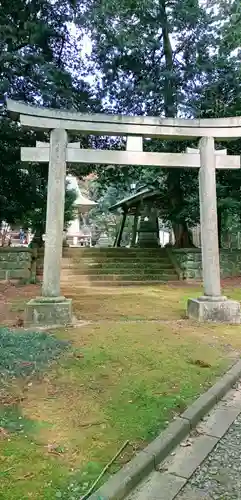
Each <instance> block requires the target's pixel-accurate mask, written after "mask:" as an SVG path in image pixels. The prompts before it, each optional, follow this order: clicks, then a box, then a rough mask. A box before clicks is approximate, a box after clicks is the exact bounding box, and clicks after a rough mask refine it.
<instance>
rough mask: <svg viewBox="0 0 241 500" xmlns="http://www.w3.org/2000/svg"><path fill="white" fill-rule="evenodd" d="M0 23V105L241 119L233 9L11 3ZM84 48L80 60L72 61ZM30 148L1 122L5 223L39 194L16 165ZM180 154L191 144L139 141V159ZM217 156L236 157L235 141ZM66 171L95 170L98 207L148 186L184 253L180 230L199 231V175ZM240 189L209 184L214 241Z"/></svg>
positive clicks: (141, 0)
mask: <svg viewBox="0 0 241 500" xmlns="http://www.w3.org/2000/svg"><path fill="white" fill-rule="evenodd" d="M0 14H1V16H0V29H1V48H0V71H1V84H0V91H1V93H2V94H3V93H4V92H8V94H9V95H10V96H12V97H13V98H16V99H21V100H23V101H25V102H30V103H39V104H42V105H44V106H51V107H64V108H68V109H76V110H79V111H87V112H91V111H105V112H108V113H120V114H136V115H153V116H166V117H176V116H179V117H193V118H202V117H221V118H222V117H225V116H237V115H241V64H240V52H241V29H240V19H241V18H240V16H241V13H240V6H239V1H238V0H222V1H221V2H217V0H206V1H205V2H199V1H198V0H183V1H182V2H181V1H180V0H102V1H101V2H99V0H88V1H87V0H64V1H60V0H54V1H49V0H30V1H29V0H16V2H11V1H10V2H8V3H7V4H6V2H4V5H1V6H0ZM83 37H85V40H87V41H88V53H89V54H83V50H81V47H82V41H83ZM39 135H41V136H42V137H43V136H44V134H39ZM44 137H45V138H46V136H44ZM35 140H36V134H35V133H33V132H28V133H26V131H22V130H21V128H20V127H18V126H17V125H16V124H14V123H12V122H11V121H10V120H9V119H8V118H7V117H5V116H2V118H1V121H0V150H1V152H3V154H2V155H1V160H0V161H1V179H2V180H1V185H0V213H1V214H7V218H8V219H15V218H16V215H17V214H18V215H19V213H20V212H21V213H22V214H23V213H25V211H26V207H27V208H28V210H30V211H31V207H33V206H34V203H35V201H36V199H37V197H38V190H37V186H38V185H39V183H40V182H44V183H45V185H46V179H47V178H46V170H45V171H43V168H42V167H40V166H38V167H37V168H33V167H30V166H26V169H27V170H28V172H29V175H26V173H24V171H22V166H21V165H20V160H19V149H20V146H21V145H32V144H34V142H35ZM38 140H44V138H42V139H41V138H40V137H39V138H38ZM73 140H76V137H73ZM80 140H81V141H85V144H87V143H91V144H94V145H95V146H96V145H97V146H98V147H106V146H107V147H111V148H123V147H124V143H123V141H121V140H117V139H114V138H105V137H100V138H93V137H89V138H84V137H81V138H80ZM187 146H195V147H196V146H197V143H196V142H195V141H194V142H192V141H190V142H189V143H188V142H185V143H184V142H176V141H163V140H146V141H145V144H144V148H145V150H150V151H170V152H178V151H184V150H185V148H186V147H187ZM220 146H221V147H227V148H228V152H229V153H231V154H232V153H235V154H240V146H241V142H240V140H237V141H233V142H231V143H229V144H227V145H226V144H222V145H221V144H217V147H220ZM70 169H72V171H73V173H77V175H78V176H79V177H81V176H82V175H84V174H86V173H88V172H90V171H91V170H95V172H96V173H97V175H98V179H97V181H96V186H95V189H97V184H98V189H97V191H98V192H102V195H101V196H103V192H104V191H105V190H107V191H108V189H110V190H112V189H114V191H113V192H116V196H117V197H118V198H121V197H122V196H123V193H124V192H128V189H129V185H130V183H131V182H134V183H136V184H138V185H155V187H158V188H159V189H160V191H161V194H162V200H163V202H162V207H161V215H162V218H163V220H164V221H167V222H169V223H170V224H171V225H172V227H173V229H174V232H175V236H176V242H177V244H178V245H179V246H186V245H190V244H191V240H190V233H189V231H188V228H190V227H191V226H192V225H194V224H196V223H197V222H198V220H199V201H198V182H197V172H193V171H191V170H188V169H186V170H185V169H169V170H168V169H156V168H149V169H147V168H142V167H138V168H136V167H135V168H134V167H132V166H130V167H122V168H119V167H118V166H117V167H111V166H108V167H99V166H98V165H96V166H95V167H94V168H93V167H90V166H89V165H84V166H82V167H80V166H78V165H77V166H76V167H75V168H73V166H70ZM40 178H41V180H40ZM240 185H241V172H240V171H235V172H231V171H223V172H218V173H217V194H218V211H219V217H218V218H219V229H220V231H221V229H222V228H224V229H225V227H227V224H228V225H230V220H231V219H232V218H234V220H235V221H236V222H237V221H238V220H240V209H241V206H240V203H241V202H240ZM108 186H109V188H108ZM23 192H27V196H26V199H25V197H22V193H23ZM108 192H109V193H110V191H108ZM118 194H119V196H118ZM23 198H24V199H23ZM6 200H8V202H6ZM9 200H10V203H9ZM102 201H103V199H102ZM2 216H3V215H1V217H2ZM236 222H235V223H236Z"/></svg>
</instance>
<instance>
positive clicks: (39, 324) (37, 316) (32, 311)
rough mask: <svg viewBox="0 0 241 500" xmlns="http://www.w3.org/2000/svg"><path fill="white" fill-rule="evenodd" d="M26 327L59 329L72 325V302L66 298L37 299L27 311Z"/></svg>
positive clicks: (28, 306) (30, 303) (29, 304)
mask: <svg viewBox="0 0 241 500" xmlns="http://www.w3.org/2000/svg"><path fill="white" fill-rule="evenodd" d="M25 325H26V326H27V327H35V328H43V327H44V328H46V327H50V328H57V327H63V326H71V325H72V300H71V299H66V298H65V297H36V298H35V299H32V300H30V301H29V302H28V303H27V305H26V309H25Z"/></svg>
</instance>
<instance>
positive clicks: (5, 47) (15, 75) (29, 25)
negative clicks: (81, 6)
mask: <svg viewBox="0 0 241 500" xmlns="http://www.w3.org/2000/svg"><path fill="white" fill-rule="evenodd" d="M73 19H74V4H73V1H72V0H64V1H62V0H61V1H60V0H54V1H53V2H49V1H48V0H36V1H32V0H31V1H28V0H16V1H14V2H13V1H12V0H10V1H9V2H4V4H3V3H1V5H0V33H1V44H0V74H1V81H0V98H1V97H2V99H1V100H3V94H4V93H6V92H7V93H8V96H9V97H11V98H13V99H17V100H22V101H24V102H26V103H31V104H42V105H43V106H46V107H49V106H51V107H55V108H59V107H65V108H75V109H78V110H79V111H89V110H90V109H91V108H92V107H93V106H94V105H95V102H96V101H95V99H94V96H93V94H92V92H91V90H90V87H89V85H88V84H87V83H86V82H85V81H84V79H83V78H82V76H81V75H82V73H83V71H82V62H81V59H80V58H79V57H78V53H79V52H78V48H77V46H76V40H75V39H74V38H73V37H72V36H71V34H70V32H69V23H71V22H72V21H73ZM74 139H75V138H74ZM36 140H39V141H46V140H48V134H46V133H44V132H36V133H35V132H31V131H30V132H28V131H26V130H23V129H22V128H21V127H19V125H16V124H15V123H14V122H12V121H11V120H10V119H9V118H7V116H6V114H4V113H2V115H1V117H0V221H1V220H2V219H5V220H7V221H8V222H9V223H14V222H18V221H19V220H25V221H26V223H27V222H28V220H29V219H30V220H31V225H32V221H34V222H33V225H34V226H38V225H39V224H40V218H41V217H42V220H41V225H42V226H44V223H45V220H44V212H45V210H46V208H45V205H46V196H45V194H46V183H47V175H48V174H47V172H48V169H47V168H46V165H27V164H26V165H23V164H21V161H20V147H21V146H34V145H35V142H36ZM23 168H24V169H26V171H27V172H26V171H24V170H22V169H23ZM76 170H77V171H78V173H79V174H81V173H82V172H85V173H86V171H88V170H89V169H88V167H87V168H86V167H83V168H80V166H76V167H75V171H76ZM67 205H68V201H67ZM67 212H68V209H67ZM67 212H66V218H67V220H69V216H68V215H67Z"/></svg>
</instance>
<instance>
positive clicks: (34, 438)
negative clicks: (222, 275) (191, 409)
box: [0, 286, 241, 500]
mask: <svg viewBox="0 0 241 500" xmlns="http://www.w3.org/2000/svg"><path fill="white" fill-rule="evenodd" d="M65 292H66V294H67V295H69V296H70V295H72V297H73V299H74V302H75V304H76V307H75V310H76V311H77V314H79V317H80V318H84V319H87V320H90V319H91V320H95V322H94V323H90V324H86V325H85V326H82V327H76V328H73V329H68V330H67V329H63V330H61V331H58V332H57V333H56V332H55V335H54V336H52V335H50V334H43V333H38V334H35V333H26V332H23V333H22V334H19V333H17V334H16V333H13V332H8V335H9V342H8V341H7V340H8V339H7V334H6V331H5V333H4V335H3V340H4V342H3V344H4V346H5V347H4V353H3V354H1V357H0V363H2V365H1V370H2V372H3V373H4V391H3V394H2V396H3V397H2V402H3V404H2V407H1V409H0V428H2V429H3V430H4V431H2V439H1V433H0V471H1V474H0V499H1V500H2V499H3V500H27V499H29V498H30V499H34V500H37V499H38V500H53V499H55V498H62V499H64V500H77V499H78V500H79V498H80V497H81V495H82V494H83V493H84V492H85V491H87V489H88V488H89V487H90V485H91V484H92V482H93V481H94V479H95V478H96V477H97V476H98V474H99V473H100V471H101V470H102V468H103V467H104V466H105V465H106V463H107V462H108V461H109V460H110V458H111V457H112V456H113V455H114V454H115V453H116V451H117V450H118V449H119V447H120V446H121V445H122V444H123V443H124V442H125V441H126V440H127V439H128V440H129V441H130V445H129V446H128V447H127V448H126V450H125V451H124V452H123V454H122V455H121V457H120V458H119V459H118V461H117V463H116V464H115V465H114V466H113V467H112V470H111V472H113V471H115V470H116V469H117V468H119V467H120V466H121V465H122V464H124V463H125V462H126V461H128V460H129V459H130V458H131V457H132V456H133V454H134V453H135V451H137V450H139V449H141V448H142V447H144V446H145V445H146V444H147V443H148V442H149V441H150V440H151V439H152V438H153V437H154V436H156V435H157V434H158V432H160V430H161V429H163V428H165V426H166V425H167V424H168V422H170V421H171V420H172V418H173V417H174V416H176V415H178V414H179V413H181V412H182V411H183V410H184V409H185V408H186V406H187V405H188V404H189V403H190V402H191V401H193V399H194V398H195V397H197V396H198V395H199V394H200V393H202V392H203V391H204V390H205V389H206V388H207V387H209V386H210V384H212V383H213V382H214V381H215V379H216V377H217V376H218V375H220V374H221V373H223V372H224V371H225V370H226V369H227V367H228V366H229V365H230V364H231V363H233V362H234V360H235V359H236V358H237V356H238V355H239V352H240V349H241V336H240V326H228V325H213V324H205V325H198V324H196V323H194V322H190V321H188V320H185V319H182V320H180V317H184V311H185V302H186V300H187V298H188V297H190V296H192V297H194V296H198V295H199V294H200V290H199V289H198V288H194V287H191V288H187V287H182V288H181V287H180V288H179V287H173V288H170V287H167V286H160V287H154V288H145V287H143V288H138V289H131V290H130V289H129V290H128V289H127V290H126V289H113V290H108V289H107V290H98V291H92V292H90V291H83V289H80V290H78V289H77V288H72V289H71V291H70V289H69V290H67V289H66V290H65ZM226 294H228V295H229V296H233V297H234V298H236V299H240V291H239V290H238V289H234V290H228V291H226ZM135 319H138V320H140V321H133V320H135ZM153 319H154V320H155V321H154V322H153V321H148V320H153ZM21 335H22V336H23V337H22V340H21ZM11 339H12V340H11ZM62 341H67V342H68V343H69V344H68V349H66V344H65V343H62ZM44 342H45V348H43V343H44ZM46 342H47V344H46ZM41 346H42V348H41ZM47 346H48V347H47ZM54 353H55V354H54ZM4 360H5V361H4ZM23 360H24V361H27V362H29V361H30V363H32V362H33V361H34V363H35V365H34V366H37V367H39V368H38V369H37V370H34V371H31V370H30V372H29V371H28V370H27V371H25V367H26V366H27V367H28V365H25V364H24V365H23V366H22V367H21V363H22V361H23ZM200 361H202V362H204V364H205V366H206V367H205V368H203V367H201V366H200V363H199V362H200ZM6 365H7V366H8V368H7V370H6ZM30 366H31V365H30ZM19 367H21V368H23V371H22V370H20V371H19ZM36 372H37V376H36ZM106 477H107V476H105V479H106Z"/></svg>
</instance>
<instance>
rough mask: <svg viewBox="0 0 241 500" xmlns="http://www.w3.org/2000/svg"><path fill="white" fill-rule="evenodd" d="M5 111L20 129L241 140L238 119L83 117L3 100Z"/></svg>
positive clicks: (90, 115)
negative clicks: (5, 104) (16, 121)
mask: <svg viewBox="0 0 241 500" xmlns="http://www.w3.org/2000/svg"><path fill="white" fill-rule="evenodd" d="M7 110H8V111H9V113H10V114H11V115H12V116H13V117H14V118H15V119H19V120H20V123H21V125H23V126H25V127H28V128H33V129H43V128H44V129H47V130H51V129H54V128H63V129H66V130H72V131H75V132H80V133H83V134H96V135H112V136H114V135H115V136H127V135H137V136H142V137H162V138H166V139H188V138H198V137H214V138H217V139H219V140H230V139H235V138H238V137H241V117H240V116H237V117H232V118H204V119H200V120H199V119H183V118H161V117H160V118H159V117H152V116H127V115H107V114H84V113H77V112H75V111H73V112H72V111H68V110H56V109H50V108H43V107H37V106H30V105H27V104H24V103H22V102H17V101H13V100H11V99H7Z"/></svg>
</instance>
